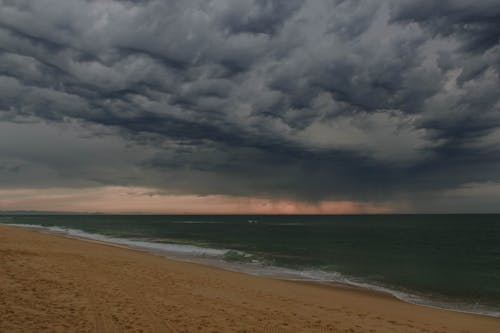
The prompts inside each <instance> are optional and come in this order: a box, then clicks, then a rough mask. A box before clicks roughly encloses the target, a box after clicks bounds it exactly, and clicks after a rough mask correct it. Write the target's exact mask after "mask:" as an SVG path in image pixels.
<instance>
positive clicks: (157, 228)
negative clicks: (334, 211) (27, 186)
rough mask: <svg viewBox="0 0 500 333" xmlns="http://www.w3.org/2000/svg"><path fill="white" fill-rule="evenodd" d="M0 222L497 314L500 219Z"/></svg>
mask: <svg viewBox="0 0 500 333" xmlns="http://www.w3.org/2000/svg"><path fill="white" fill-rule="evenodd" d="M0 223H5V224H14V225H18V226H25V227H32V228H41V229H43V230H47V231H52V232H58V233H64V234H68V235H71V236H76V237H84V238H90V239H94V240H99V241H105V242H112V243H117V244H122V245H127V246H130V247H135V248H140V249H144V250H147V251H151V252H154V253H156V254H161V255H165V256H168V257H171V258H175V259H181V260H188V261H194V262H200V263H204V264H209V265H215V266H219V267H222V268H225V269H230V270H236V271H241V272H245V273H248V274H254V275H260V276H271V277H276V278H282V279H290V280H305V281H316V282H319V283H342V284H346V285H351V286H357V287H361V288H367V289H373V290H379V291H382V292H387V293H390V294H392V295H394V296H396V297H398V298H400V299H402V300H405V301H408V302H412V303H417V304H421V305H426V306H433V307H440V308H448V309H452V310H456V311H465V312H473V313H482V314H487V315H492V316H500V215H340V216H337V215H336V216H325V215H321V216H311V215H308V216H296V215H294V216H290V215H286V216H277V215H272V216H269V215H268V216H255V215H252V216H246V215H236V216H229V215H223V216H214V215H195V216H188V215H178V216H173V215H166V216H164V215H161V216H160V215H155V216H145V215H136V216H126V215H67V216H64V215H25V216H22V215H12V216H7V215H4V216H0Z"/></svg>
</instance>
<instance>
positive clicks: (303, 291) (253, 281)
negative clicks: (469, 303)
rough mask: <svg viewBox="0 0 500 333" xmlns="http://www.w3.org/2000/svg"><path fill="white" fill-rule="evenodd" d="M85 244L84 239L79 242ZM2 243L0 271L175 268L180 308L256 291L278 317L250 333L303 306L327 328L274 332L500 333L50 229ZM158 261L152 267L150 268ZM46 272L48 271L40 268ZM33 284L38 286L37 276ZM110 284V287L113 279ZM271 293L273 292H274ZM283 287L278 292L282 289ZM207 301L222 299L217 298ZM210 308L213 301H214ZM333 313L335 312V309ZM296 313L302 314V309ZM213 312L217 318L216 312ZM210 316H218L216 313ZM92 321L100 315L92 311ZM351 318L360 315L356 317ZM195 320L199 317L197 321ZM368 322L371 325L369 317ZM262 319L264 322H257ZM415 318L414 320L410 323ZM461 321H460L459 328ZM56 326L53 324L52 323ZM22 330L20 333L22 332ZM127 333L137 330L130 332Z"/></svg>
mask: <svg viewBox="0 0 500 333" xmlns="http://www.w3.org/2000/svg"><path fill="white" fill-rule="evenodd" d="M41 230H43V229H41ZM61 236H63V237H61ZM23 239H24V240H31V242H30V241H28V242H19V240H23ZM82 240H83V241H85V242H81V241H82ZM0 241H1V242H0V263H1V264H2V266H4V265H5V264H6V263H5V262H4V261H7V265H6V266H5V267H7V266H8V260H7V259H8V258H7V259H6V257H9V256H13V260H14V261H13V263H15V262H22V261H23V260H24V261H26V260H27V261H28V262H29V261H30V259H34V258H38V257H37V256H33V255H34V254H36V253H37V252H41V254H39V255H40V256H41V258H42V259H43V261H45V262H48V263H49V266H53V265H55V266H56V267H58V268H59V271H61V270H64V268H69V267H74V266H75V267H76V266H79V265H80V264H79V263H78V262H75V257H77V258H81V257H83V258H86V260H87V261H89V263H95V264H96V267H101V270H102V271H103V272H100V271H99V272H96V273H95V275H97V276H100V275H102V274H104V273H106V274H107V273H109V274H111V275H113V276H114V275H115V274H116V273H119V272H120V271H121V266H119V267H118V268H117V271H113V270H111V269H109V270H110V271H109V272H108V267H107V266H102V265H100V264H102V263H103V261H104V262H107V261H109V260H111V262H114V261H116V260H118V259H120V260H121V261H122V262H126V263H127V265H126V266H127V267H129V266H130V271H127V274H126V275H128V278H129V279H132V280H134V279H139V280H141V279H145V280H148V279H151V277H150V276H148V275H147V274H146V275H144V274H143V272H141V269H138V268H141V267H142V268H144V269H146V270H147V271H150V272H154V273H155V276H157V280H161V279H162V277H164V276H165V275H169V274H168V272H169V270H170V269H172V268H175V270H176V271H177V272H178V273H179V275H178V276H177V275H176V276H170V278H171V281H170V282H172V280H173V281H174V282H175V280H176V278H177V279H178V281H177V282H178V283H179V284H180V285H182V286H183V287H182V288H180V289H182V290H183V292H182V290H179V292H178V294H179V295H178V296H179V297H180V300H179V303H178V304H177V305H178V306H181V307H186V306H187V307H189V306H190V305H193V306H194V305H196V304H197V302H200V300H199V299H196V298H195V299H190V300H188V299H189V297H187V296H189V295H186V290H185V289H186V288H187V289H190V288H194V289H196V290H198V292H199V293H202V294H213V293H215V294H218V295H219V296H221V295H220V294H221V293H222V296H224V294H228V295H229V294H230V295H232V302H230V303H231V304H230V305H231V306H230V307H229V308H232V307H233V306H235V305H238V306H240V307H241V304H243V303H245V300H246V298H245V295H242V290H245V291H248V290H251V292H249V293H248V295H246V296H248V299H253V303H255V304H254V305H256V306H254V307H250V308H249V309H247V310H251V311H256V310H258V309H260V308H262V307H264V308H265V307H268V308H269V310H270V311H271V312H272V313H274V314H275V316H271V317H269V316H268V314H267V313H261V316H260V317H259V316H257V317H255V318H254V319H255V321H253V322H252V323H250V322H247V323H246V324H245V325H243V326H245V328H244V329H247V330H248V331H250V332H251V331H255V332H259V331H265V330H260V329H257V330H255V329H253V328H255V327H257V326H259V325H260V324H258V323H260V322H262V321H269V320H270V321H271V322H274V321H280V320H283V317H289V315H288V313H289V312H290V311H291V309H293V308H296V307H298V308H302V310H303V311H302V312H308V313H309V316H306V318H320V319H315V320H319V321H320V322H321V323H322V324H320V323H318V325H313V324H314V322H311V320H309V321H308V320H299V321H297V320H294V318H293V317H291V318H289V319H290V320H291V321H286V322H284V323H288V325H284V323H281V324H279V325H278V326H276V325H274V324H273V325H274V327H275V328H276V327H278V328H279V329H283V330H285V331H287V332H288V331H289V332H294V331H297V332H302V331H304V332H308V331H312V332H314V331H318V332H319V331H325V330H327V331H331V332H349V329H352V331H351V332H384V330H382V327H385V328H386V329H388V328H390V329H391V330H394V331H396V332H398V331H399V332H424V331H425V330H426V329H428V328H426V327H435V326H436V325H440V329H441V330H434V331H435V332H460V333H462V332H467V330H469V331H470V332H498V331H499V330H500V320H499V319H498V318H495V317H491V316H486V315H480V314H469V313H462V312H455V311H448V310H444V309H436V308H431V307H427V306H421V305H414V304H411V303H408V302H404V301H402V300H399V299H397V298H396V297H394V296H393V295H390V294H386V293H382V292H378V291H372V290H366V289H362V288H354V287H352V286H349V285H347V286H346V285H340V284H335V285H332V284H329V283H328V284H325V283H318V282H310V281H290V280H282V279H277V278H272V277H258V276H252V275H248V274H245V273H242V272H234V271H230V270H224V269H223V268H220V267H212V266H208V265H203V264H200V263H192V262H185V261H177V260H175V259H171V258H166V257H165V256H161V255H154V253H151V252H149V251H147V250H143V249H137V248H133V247H128V246H126V245H121V244H113V243H108V242H103V241H96V240H92V239H86V238H79V237H78V238H77V237H74V236H68V235H64V234H60V235H58V234H55V233H51V232H39V231H37V230H30V229H29V228H19V227H14V226H10V227H9V226H6V225H0ZM34 250H37V251H34ZM16 251H17V252H16ZM89 251H90V252H92V255H90V254H88V253H86V252H89ZM16 253H17V254H16ZM53 253H58V254H61V255H62V256H63V257H64V258H65V259H66V261H67V262H66V261H65V260H63V261H60V260H59V261H57V256H56V258H52V256H51V255H52V254H53ZM145 263H149V264H145ZM153 263H154V265H151V264H153ZM2 266H0V268H2ZM66 266H67V267H66ZM89 267H92V265H90V266H89ZM7 268H8V267H7ZM39 268H40V267H39ZM41 268H42V270H43V266H42V267H41ZM80 268H81V267H80ZM10 269H12V270H13V271H12V272H11V273H12V274H7V275H8V276H10V277H11V281H10V284H14V285H15V284H18V281H17V282H16V280H23V279H26V278H27V277H26V276H24V275H23V274H22V272H17V273H16V272H15V270H16V268H15V267H10ZM84 271H85V270H84ZM0 272H1V271H0ZM7 272H9V269H7ZM80 272H81V270H80ZM49 275H50V274H49ZM63 275H64V274H63ZM84 275H86V276H87V277H88V278H90V279H91V280H92V279H94V278H95V277H94V276H93V275H92V273H91V272H88V271H86V272H85V273H84ZM104 275H105V274H104ZM179 276H180V277H179ZM203 277H211V279H208V280H207V281H208V282H206V283H207V285H206V286H204V287H203V286H202V288H201V289H200V287H199V285H198V284H196V283H195V284H193V283H192V281H197V282H198V283H200V281H201V283H202V284H204V283H205V282H204V279H203ZM52 278H53V280H54V281H58V283H61V284H64V283H65V282H67V281H68V280H71V281H73V280H75V279H76V281H73V282H74V284H75V285H78V284H79V283H82V284H85V283H88V282H85V281H79V280H78V277H72V278H66V279H65V278H64V276H58V275H57V274H56V275H53V274H52ZM0 279H5V277H2V276H1V274H0ZM42 280H43V279H42ZM49 280H50V279H49ZM98 280H99V279H98ZM105 280H107V279H105ZM214 281H215V282H217V281H219V282H220V281H224V283H222V284H220V283H215V284H214ZM0 282H4V283H6V284H7V285H9V283H8V282H9V280H8V278H7V281H0ZM34 282H35V283H36V279H35V281H34ZM153 282H158V281H153ZM209 282H211V283H212V285H210V283H209ZM108 283H110V284H112V283H111V282H109V281H108ZM128 283H133V282H131V281H128V280H127V281H124V284H128ZM153 284H155V283H153ZM1 285H2V284H0V286H1ZM156 286H157V288H158V290H162V287H161V284H158V283H156ZM93 287H96V286H93ZM115 287H116V290H117V294H116V295H113V294H110V295H107V296H108V299H107V301H108V302H111V303H114V302H118V303H120V302H119V301H120V292H119V291H120V290H122V288H121V287H122V286H121V285H120V284H117V286H115ZM96 288H97V287H96ZM141 288H143V287H141ZM144 288H145V287H144ZM4 289H5V288H4V287H0V292H1V293H0V301H2V300H3V299H4V298H6V299H8V298H9V297H8V295H9V292H8V290H7V291H5V290H4ZM7 289H8V288H7ZM91 289H92V288H91ZM247 289H248V290H247ZM274 289H276V291H275V290H274ZM21 290H24V289H21ZM278 290H279V291H280V292H278ZM290 290H291V291H290ZM101 291H102V290H101ZM147 291H148V292H149V293H152V294H154V292H155V289H154V288H153V289H152V290H149V289H148V290H147ZM238 291H239V292H238ZM11 292H14V293H15V294H17V293H19V288H14V289H13V290H11ZM122 292H124V291H122ZM126 293H127V292H125V294H126ZM290 293H291V295H290ZM21 294H22V293H21ZM188 294H189V292H188ZM243 294H244V293H243ZM263 294H265V295H266V296H267V298H266V299H267V300H268V301H267V302H266V301H264V302H263V301H262V300H259V299H258V298H259V297H257V299H255V298H256V297H255V296H256V295H260V296H262V295H263ZM4 295H7V297H2V296H4ZM298 295H300V296H301V297H297V296H298ZM56 296H57V295H56ZM128 296H129V298H131V303H130V304H129V306H131V307H133V306H134V304H136V303H141V302H142V301H141V300H140V299H137V297H138V296H139V295H132V296H131V295H128ZM183 296H184V297H183ZM292 296H293V297H292ZM92 298H94V299H95V298H101V295H100V293H98V294H97V295H93V296H92V295H87V296H86V297H84V299H92ZM139 298H140V297H139ZM288 298H293V302H288V303H287V304H281V303H283V302H284V301H283V300H284V299H288ZM166 300H168V298H166V299H163V301H166ZM210 300H211V301H217V298H215V299H210ZM193 302H194V303H193ZM35 303H36V302H35ZM97 303H101V302H97ZM160 303H161V302H160ZM183 303H186V304H183ZM233 303H238V304H233ZM285 303H286V302H285ZM365 303H367V304H365ZM6 304H7V305H9V302H6ZM179 304H180V305H179ZM209 304H211V303H210V302H209ZM305 304H307V305H308V306H309V307H312V308H314V309H315V310H314V311H312V310H311V309H307V308H305V309H304V305H305ZM205 305H207V304H205ZM318 305H319V307H318ZM18 306H19V305H15V301H14V304H11V306H10V307H11V308H12V307H14V308H16V307H18ZM238 306H236V308H238ZM321 306H323V308H324V309H326V308H330V310H331V311H324V309H323V310H322V309H321ZM92 307H94V308H99V309H100V308H101V306H100V305H99V304H93V305H92V306H89V307H88V308H89V309H88V310H89V311H90V310H91V309H92ZM159 308H163V309H164V310H165V307H161V306H159ZM332 309H336V310H335V311H333V310H332ZM341 309H344V310H345V311H342V310H341ZM101 310H102V309H101ZM108 310H109V309H108ZM227 310H228V309H227V308H226V309H225V311H223V312H225V313H226V315H225V316H223V317H222V318H219V319H220V320H222V319H227V318H230V317H231V316H229V315H227ZM251 311H250V312H251ZM332 311H333V312H334V313H336V314H337V315H338V317H339V318H338V320H333V321H332V320H329V319H331V318H328V317H329V314H331V313H332ZM90 312H92V311H90ZM105 312H106V311H105ZM167 312H168V311H167ZM243 312H244V313H247V312H248V311H243ZM379 312H381V313H379ZM15 313H16V311H14V314H15ZM278 313H280V314H281V315H278ZM295 313H296V314H297V313H298V312H295ZM371 313H375V314H378V315H374V316H373V318H372V316H370V314H371ZM215 314H217V312H216V313H215ZM4 315H5V314H4V313H0V319H8V318H2V317H3V316H4ZM191 315H193V316H195V317H197V316H196V312H195V313H191ZM209 315H213V313H212V314H209ZM358 315H359V316H358ZM91 317H92V316H91ZM94 317H96V315H95V314H94ZM97 317H99V316H97ZM97 317H96V318H94V320H92V319H90V320H88V321H89V322H91V323H92V322H94V324H95V325H94V326H95V327H94V329H93V330H92V331H105V330H102V328H103V326H102V327H100V328H99V327H98V325H97V324H96V323H97V322H100V321H102V320H104V319H102V320H97V319H98V318H97ZM159 317H160V318H166V319H165V320H167V321H168V320H169V318H170V317H171V316H169V315H168V313H166V312H162V313H161V315H160V316H159ZM353 317H355V318H354V320H353ZM377 317H379V318H384V319H385V321H384V322H383V323H382V322H381V321H382V320H378V319H377ZM111 318H112V316H111ZM197 318H198V319H200V318H199V316H198V317H197ZM367 318H369V319H371V320H368V319H367ZM258 319H261V320H260V321H259V320H258ZM220 320H217V322H219V321H220ZM222 321H224V320H222ZM411 321H412V322H413V323H411ZM426 321H429V322H430V323H427V325H425V322H426ZM0 322H6V321H5V320H0ZM9 322H11V321H9ZM402 322H406V324H405V325H402ZM419 323H420V324H422V325H420V326H421V327H420V326H419V325H418V324H419ZM438 323H439V324H438ZM178 324H179V327H180V326H185V325H189V324H190V323H189V320H188V322H184V321H180V322H179V323H178ZM219 324H220V323H219ZM323 324H324V325H323ZM376 324H379V326H380V330H379V329H377V328H376V326H377V325H376ZM456 324H458V326H457V325H456ZM1 325H2V324H0V330H1V328H2V327H1ZM96 325H97V326H96ZM210 325H212V324H210ZM210 325H209V323H206V322H205V326H207V327H208V326H210ZM234 325H236V323H233V325H226V326H224V325H222V326H220V325H219V326H218V329H216V330H215V331H220V332H226V331H227V332H232V331H236V330H233V328H235V326H234ZM254 325H257V326H254ZM273 325H271V326H273ZM328 325H330V326H328ZM384 325H385V326H384ZM205 326H200V327H202V330H201V331H202V332H204V331H207V332H211V331H210V330H208V329H207V330H204V328H203V327H205ZM292 326H293V327H294V328H295V329H294V330H290V329H291V328H292ZM316 326H317V327H316ZM357 326H359V327H357ZM123 327H124V328H125V331H127V330H129V329H128V328H126V326H123ZM123 327H122V328H123ZM259 327H260V326H259ZM443 327H446V329H444V328H443ZM9 328H10V329H11V331H16V330H15V329H14V330H12V327H9ZM52 328H54V327H53V326H52ZM205 328H206V327H205ZM18 329H19V330H22V329H21V328H18ZM24 330H26V328H24ZM55 331H57V330H55ZM77 331H78V330H77ZM111 331H113V330H111ZM116 331H120V330H116ZM130 331H133V330H132V329H130ZM145 331H161V330H147V329H146V330H145ZM198 331H200V330H198ZM431 331H432V330H431ZM186 332H190V330H187V331H186Z"/></svg>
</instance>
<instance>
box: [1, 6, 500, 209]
mask: <svg viewBox="0 0 500 333" xmlns="http://www.w3.org/2000/svg"><path fill="white" fill-rule="evenodd" d="M0 6H1V11H0V120H1V121H2V123H1V126H2V127H3V128H5V129H9V128H10V129H18V128H20V127H19V126H21V127H22V128H23V129H25V130H24V131H15V130H14V131H13V130H11V131H8V132H9V135H10V138H9V137H6V138H5V140H12V141H13V142H19V141H20V140H22V138H24V139H25V140H39V142H45V143H46V144H48V143H49V142H52V141H51V140H52V139H50V138H49V137H50V135H49V134H48V132H50V130H48V128H54V129H55V128H59V127H61V126H63V127H64V126H66V127H67V128H73V130H72V131H73V132H74V133H81V132H82V131H87V132H88V131H90V132H91V133H97V134H99V133H100V132H99V131H105V132H106V135H101V136H97V137H95V138H87V139H85V138H81V137H80V134H78V135H77V134H74V135H72V136H71V135H69V134H68V138H69V137H75V135H76V138H75V139H74V140H73V141H71V140H70V139H68V142H67V144H61V145H59V146H57V148H54V150H53V151H52V153H48V152H47V150H42V151H44V152H45V153H44V154H41V155H39V156H37V158H36V161H34V160H33V156H32V155H30V154H28V153H27V152H28V151H30V150H29V149H28V147H25V146H20V147H19V148H18V149H9V146H8V145H2V146H0V147H2V150H1V151H0V152H1V153H2V156H4V159H5V161H6V162H5V163H7V164H2V163H0V165H2V166H5V167H2V168H0V175H3V176H2V177H3V179H4V181H5V182H7V181H8V183H9V186H27V185H29V184H31V185H33V186H35V185H37V184H39V185H40V186H42V185H43V186H51V184H55V185H57V186H86V184H96V183H97V184H117V185H145V186H152V187H157V188H159V189H161V190H164V191H169V192H172V193H196V194H210V193H218V194H220V193H223V194H235V195H259V196H281V197H291V198H298V199H305V200H321V199H329V198H332V199H354V200H368V201H378V200H390V199H394V198H398V197H399V198H400V197H402V196H404V197H405V198H407V199H408V200H409V201H410V202H412V201H415V206H416V207H419V209H421V206H419V205H418V202H421V199H420V198H421V197H422V196H423V195H439V193H448V192H446V191H449V190H450V189H454V188H462V187H463V186H465V185H466V184H469V183H474V184H476V185H474V186H478V185H477V184H481V183H483V182H484V183H486V184H489V183H488V182H492V181H493V182H496V181H498V180H499V178H500V173H498V171H497V170H499V169H498V167H499V166H500V165H499V161H500V149H499V145H498V140H497V139H498V129H499V128H500V97H499V95H498V93H497V91H498V88H499V87H500V76H499V73H500V41H499V38H500V33H499V31H500V26H499V23H498V22H500V19H499V15H500V5H498V3H497V1H487V0H485V1H476V2H474V3H473V4H472V3H470V2H468V1H461V0H454V1H452V0H449V1H442V2H435V1H427V2H425V1H424V2H422V1H413V0H405V1H391V2H384V1H379V2H377V1H363V0H357V1H354V0H352V1H350V0H345V1H335V2H332V1H326V0H325V1H317V0H314V1H313V0H311V1H295V0H294V1H281V0H275V1H261V0H238V1H225V0H213V1H199V0H186V1H182V2H178V1H156V0H150V1H83V0H69V1H57V0H40V1H36V2H34V1H23V0H16V1H8V0H0ZM27 128H32V129H33V131H35V132H36V131H37V130H38V131H42V132H44V133H46V132H47V133H46V136H47V137H45V136H44V135H41V137H36V138H35V137H32V136H30V135H29V134H27V132H26V131H27V130H26V129H27ZM40 128H43V129H42V130H40ZM82 128H84V129H85V130H82ZM96 128H97V129H99V130H96ZM28 132H29V131H28ZM4 136H5V135H4ZM75 142H78V144H79V145H84V146H85V145H91V146H95V147H97V148H96V149H97V150H96V151H101V150H100V149H101V148H102V151H103V152H105V153H104V156H99V158H96V157H95V156H92V154H90V153H84V154H82V152H81V151H78V150H73V149H72V148H69V146H70V145H71V144H76V143H75ZM110 142H114V143H113V144H110ZM127 147H129V148H127ZM130 147H135V148H130ZM138 147H139V148H138ZM54 151H58V152H61V153H54ZM113 151H116V154H113ZM123 151H129V152H134V153H133V154H132V153H119V152H123ZM23 154H25V155H23ZM26 154H27V155H26ZM112 155H115V156H116V159H113V158H109V156H112ZM75 156H79V158H75ZM17 165H23V166H22V167H19V168H18V169H16V174H20V175H21V176H19V177H11V176H5V175H6V172H7V171H8V170H10V169H9V168H10V166H17ZM62 166H64V167H62ZM40 170H46V175H45V176H43V175H41V174H40V172H42V171H40ZM61 170H64V172H61ZM110 170H114V171H113V172H114V173H113V172H111V171H110ZM44 172H45V171H44ZM11 174H12V172H11ZM49 174H50V175H51V176H48V175H49ZM22 175H24V176H22ZM40 178H43V179H45V180H46V181H44V182H42V181H36V179H40ZM28 179H29V181H27V180H28ZM42 183H43V184H42Z"/></svg>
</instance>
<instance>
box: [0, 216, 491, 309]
mask: <svg viewBox="0 0 500 333" xmlns="http://www.w3.org/2000/svg"><path fill="white" fill-rule="evenodd" d="M2 225H3V226H8V227H9V226H10V227H17V228H23V229H27V230H35V231H38V232H42V233H47V234H51V235H56V236H62V237H66V238H70V239H76V240H81V241H87V242H91V243H98V244H102V245H108V246H115V247H119V248H124V249H129V250H134V251H141V252H144V253H146V254H150V255H155V256H159V257H163V258H166V259H169V260H174V261H179V262H186V263H193V264H198V265H203V266H207V267H212V268H216V269H221V270H224V271H228V272H237V273H241V274H246V275H250V276H256V277H263V278H270V279H275V280H281V281H291V282H298V283H305V284H313V285H320V286H325V287H332V288H344V289H348V290H359V291H361V292H366V293H368V294H374V295H381V296H387V297H390V298H393V299H395V300H398V301H401V302H403V303H407V304H412V305H416V306H421V307H425V308H430V309H436V310H445V311H451V312H457V313H464V314H472V315H479V316H485V317H492V318H500V312H498V311H496V310H495V311H493V310H490V309H482V310H481V311H473V310H467V309H461V308H456V307H455V308H454V307H453V306H452V305H454V304H452V303H446V302H438V301H435V300H430V299H426V298H422V297H420V296H417V295H416V294H411V293H407V292H403V291H399V290H396V289H390V288H387V287H382V286H377V285H374V284H370V283H365V282H353V281H349V280H345V281H338V280H315V279H313V278H310V277H299V276H298V275H296V274H295V273H296V272H291V273H290V272H285V273H283V272H274V273H269V272H266V273H262V272H260V273H255V272H252V271H250V270H248V266H247V264H246V263H239V262H236V263H235V262H222V261H221V259H220V258H219V259H215V258H208V257H200V256H191V255H185V254H179V253H176V252H174V251H173V250H164V249H157V248H154V247H148V246H146V245H144V244H147V245H174V246H178V245H181V246H188V247H191V246H193V247H196V248H199V249H203V250H207V251H216V252H218V253H219V254H221V253H223V252H225V251H229V250H230V249H215V248H208V247H203V246H202V245H193V244H189V243H186V244H177V243H172V244H170V243H155V242H150V241H135V240H130V239H127V238H117V237H112V236H106V235H102V234H94V233H88V232H85V231H83V230H78V229H68V228H61V227H45V226H41V225H35V224H26V225H24V224H5V223H0V226H2ZM141 243H143V244H141ZM137 244H139V245H137ZM200 246H201V247H200ZM245 268H247V269H246V270H245ZM273 268H277V269H278V270H279V269H283V270H285V271H287V270H288V269H286V268H282V267H274V266H273ZM398 294H400V295H399V296H398ZM405 296H406V297H405ZM411 298H416V299H418V300H419V301H420V302H419V301H412V300H411ZM433 303H437V305H436V304H433ZM439 303H441V304H439Z"/></svg>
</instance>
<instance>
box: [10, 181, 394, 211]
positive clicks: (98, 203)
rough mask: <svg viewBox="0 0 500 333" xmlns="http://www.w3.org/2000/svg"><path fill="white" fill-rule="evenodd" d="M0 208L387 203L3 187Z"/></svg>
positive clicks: (343, 207) (297, 207) (353, 206)
mask: <svg viewBox="0 0 500 333" xmlns="http://www.w3.org/2000/svg"><path fill="white" fill-rule="evenodd" d="M0 210H41V211H61V212H103V213H151V214H365V213H367V214H368V213H372V214H380V213H391V212H393V211H394V209H393V207H391V206H389V205H376V204H372V203H363V202H355V201H321V202H317V203H309V202H303V201H293V200H287V199H267V198H253V197H236V196H227V195H207V196H197V195H176V194H161V193H159V192H158V191H156V190H154V189H149V188H141V187H121V186H108V187H99V188H86V189H3V190H0Z"/></svg>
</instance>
